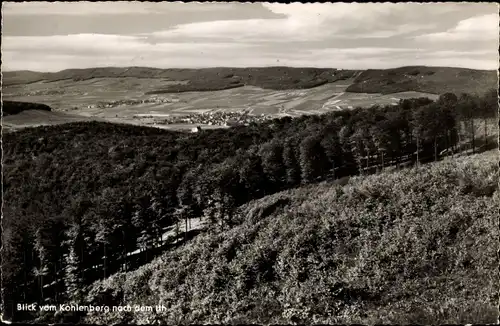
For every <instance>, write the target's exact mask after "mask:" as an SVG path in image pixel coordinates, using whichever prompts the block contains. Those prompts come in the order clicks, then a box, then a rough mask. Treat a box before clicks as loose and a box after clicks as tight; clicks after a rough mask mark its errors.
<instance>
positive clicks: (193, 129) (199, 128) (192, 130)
mask: <svg viewBox="0 0 500 326" xmlns="http://www.w3.org/2000/svg"><path fill="white" fill-rule="evenodd" d="M200 131H201V127H200V126H196V127H195V128H191V132H200Z"/></svg>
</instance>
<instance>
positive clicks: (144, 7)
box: [2, 1, 231, 16]
mask: <svg viewBox="0 0 500 326" xmlns="http://www.w3.org/2000/svg"><path fill="white" fill-rule="evenodd" d="M221 10H222V11H225V10H231V6H229V5H228V4H221V3H210V4H200V3H182V2H180V1H177V2H173V1H172V2H139V1H113V2H89V1H74V2H45V1H43V2H42V1H27V2H4V3H3V7H2V11H3V13H4V15H18V16H26V15H35V16H43V15H65V16H67V15H71V16H86V15H106V16H110V15H120V14H136V15H137V14H158V13H170V12H192V11H196V12H206V11H221Z"/></svg>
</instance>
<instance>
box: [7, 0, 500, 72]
mask: <svg viewBox="0 0 500 326" xmlns="http://www.w3.org/2000/svg"><path fill="white" fill-rule="evenodd" d="M15 5H16V6H14V4H9V3H7V5H5V6H6V9H7V10H6V11H5V10H4V14H6V15H7V16H8V17H9V21H11V23H14V22H15V21H16V19H17V18H19V17H24V18H25V20H24V22H27V21H28V22H29V21H30V20H34V21H37V22H38V25H50V24H53V25H54V24H56V23H55V22H59V21H60V20H54V19H55V18H53V17H52V16H51V15H52V14H63V13H64V15H65V16H64V17H65V19H67V20H68V24H69V25H65V26H76V27H75V28H74V29H71V30H69V29H65V28H61V29H56V31H57V32H54V31H53V30H52V32H51V34H48V35H45V34H34V35H33V34H24V33H21V32H23V27H22V24H21V23H19V24H20V25H19V26H18V27H19V29H20V31H18V32H20V33H21V34H10V35H9V34H4V35H3V36H2V51H3V61H4V62H3V67H2V68H3V69H7V70H13V69H32V70H50V71H55V70H60V69H66V68H72V67H75V68H76V67H78V68H83V67H93V66H127V65H141V66H155V67H164V68H166V67H210V66H235V67H244V66H268V65H291V66H317V67H338V68H353V69H366V68H388V67H395V66H406V65H415V64H418V65H445V66H449V65H452V66H467V65H469V66H468V67H470V68H480V69H496V67H497V66H498V53H497V48H498V43H497V42H498V17H497V15H496V14H494V13H493V12H496V11H497V7H496V6H491V5H489V4H467V3H457V4H454V3H439V4H419V3H395V4H393V3H366V4H365V3H333V4H332V3H310V4H302V3H292V4H276V3H272V4H271V3H265V4H263V6H262V5H261V4H227V3H225V4H212V3H210V4H206V3H205V4H201V3H193V4H184V3H180V2H178V3H166V2H164V3H139V2H121V3H119V4H117V2H113V3H110V2H107V3H95V4H88V5H89V6H88V7H85V6H83V5H87V4H86V3H84V4H83V5H82V4H81V3H78V2H76V3H41V2H37V3H34V2H31V3H21V4H20V5H22V6H24V8H25V9H26V10H27V12H31V13H33V15H34V16H33V17H34V18H33V17H32V16H19V15H22V10H20V8H23V7H22V6H17V4H15ZM155 6H157V7H155ZM214 8H215V9H217V10H215V9H214ZM238 8H239V9H238ZM4 9H5V8H4ZM38 9H39V10H41V12H42V13H39V14H35V11H36V10H38ZM247 9H248V10H253V12H252V13H251V14H246V12H247V11H245V10H247ZM9 10H10V11H9ZM110 11H112V12H114V13H116V15H117V16H116V17H114V18H113V17H111V16H108V14H106V16H105V17H104V18H103V17H102V16H101V15H96V14H97V13H103V12H110ZM152 11H154V12H155V15H152V14H151V15H150V14H148V13H150V12H152ZM159 12H160V13H162V12H164V13H166V12H168V14H165V15H163V14H158V13H159ZM243 12H245V14H244V13H243ZM25 13H26V12H25ZM43 13H45V14H43ZM183 13H185V14H186V15H183ZM188 13H189V15H188ZM37 15H39V16H37ZM134 15H136V16H134ZM210 15H212V16H210ZM245 15H247V16H245ZM37 17H39V18H37ZM42 17H43V19H42ZM68 17H69V18H68ZM96 17H99V19H101V18H102V21H101V20H98V19H97V18H96ZM124 17H126V18H124ZM153 17H156V18H155V19H159V20H161V22H160V21H155V22H153V20H154V19H153ZM165 17H166V18H165ZM176 17H182V18H178V19H176ZM108 18H109V19H108ZM37 19H40V20H37ZM44 19H45V20H44ZM131 19H132V20H131ZM77 20H78V21H79V22H80V23H78V24H77V23H75V21H77ZM132 21H133V22H134V26H138V25H140V24H139V22H140V23H141V24H142V25H143V28H141V29H140V30H138V29H135V31H133V32H131V29H128V28H127V26H128V25H130V24H131V22H132ZM163 21H166V23H163ZM98 22H100V23H99V24H98ZM70 23H71V24H70ZM101 23H102V24H101ZM89 24H90V25H92V26H94V27H95V32H94V30H92V32H86V33H81V32H75V31H76V30H78V29H79V28H83V27H81V26H84V25H89ZM38 25H37V24H34V25H33V26H35V27H33V28H38V27H36V26H38ZM56 25H57V24H56ZM110 25H113V26H115V27H116V29H115V30H113V31H110V29H109V28H106V26H110ZM134 28H136V27H134ZM104 29H106V31H104ZM25 30H26V29H24V31H25ZM101 30H102V31H101ZM124 30H126V32H124ZM62 33H68V34H69V35H54V34H62ZM17 35H19V36H17ZM35 35H38V36H35Z"/></svg>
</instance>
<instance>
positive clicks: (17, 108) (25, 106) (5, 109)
mask: <svg viewBox="0 0 500 326" xmlns="http://www.w3.org/2000/svg"><path fill="white" fill-rule="evenodd" d="M27 110H41V111H52V109H51V108H50V106H48V105H45V104H40V103H29V102H16V101H2V114H3V116H4V117H5V116H8V115H14V114H18V113H21V112H23V111H27Z"/></svg>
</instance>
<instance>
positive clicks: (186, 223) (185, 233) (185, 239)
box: [184, 214, 188, 243]
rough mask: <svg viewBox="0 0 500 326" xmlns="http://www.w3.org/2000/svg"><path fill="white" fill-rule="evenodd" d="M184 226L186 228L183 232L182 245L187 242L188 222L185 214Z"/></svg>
mask: <svg viewBox="0 0 500 326" xmlns="http://www.w3.org/2000/svg"><path fill="white" fill-rule="evenodd" d="M184 224H185V226H186V232H184V243H186V242H187V233H188V220H187V214H185V216H184Z"/></svg>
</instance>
